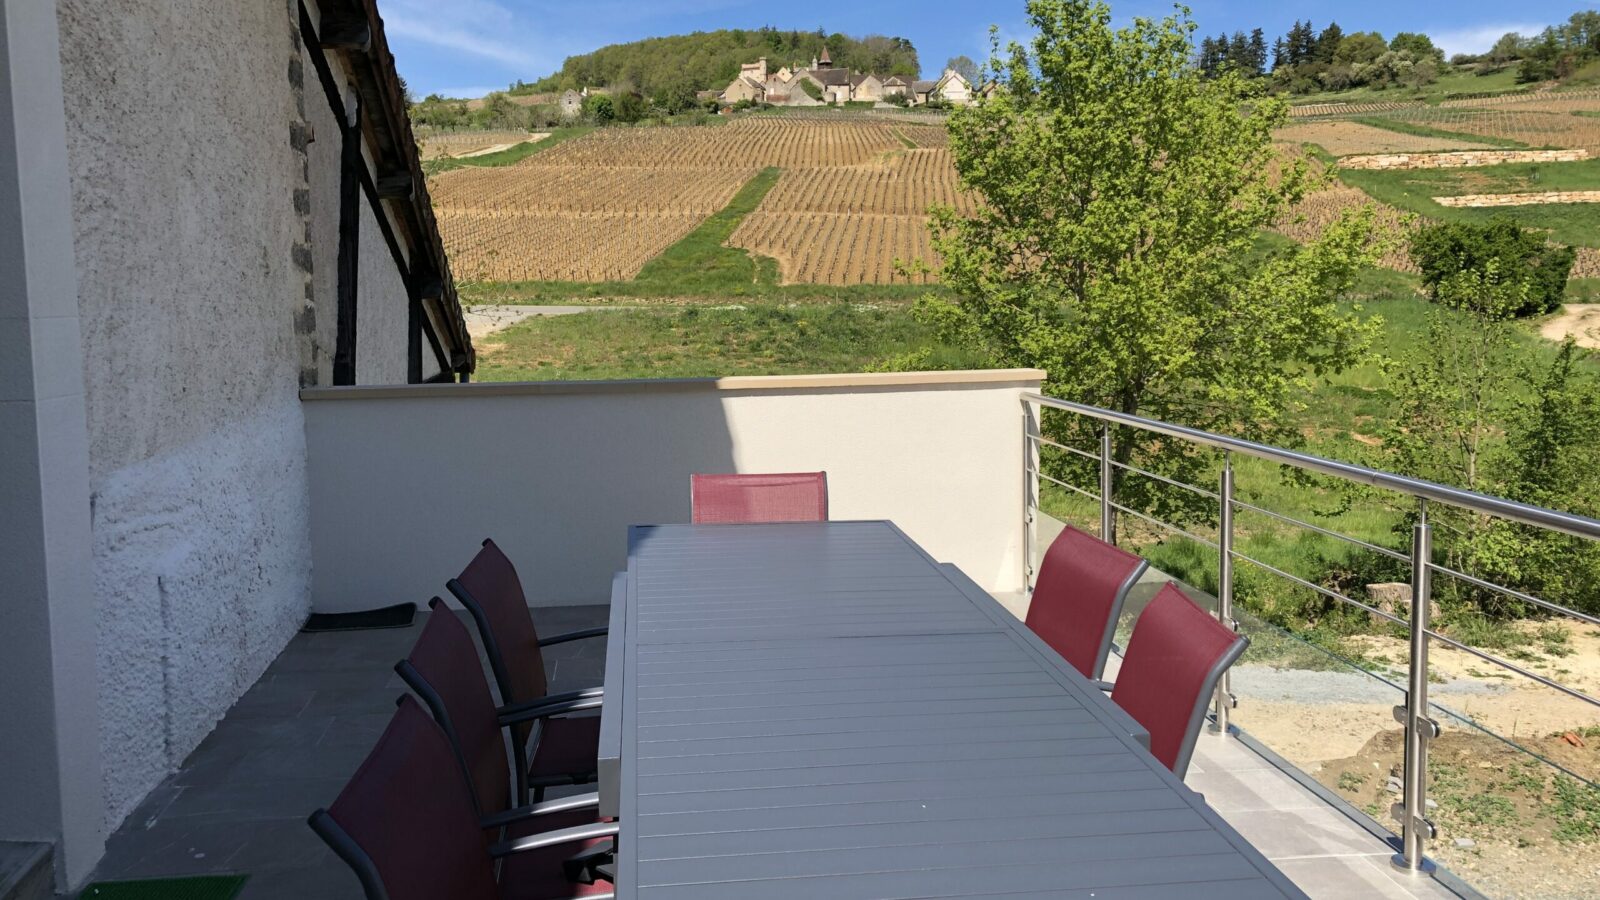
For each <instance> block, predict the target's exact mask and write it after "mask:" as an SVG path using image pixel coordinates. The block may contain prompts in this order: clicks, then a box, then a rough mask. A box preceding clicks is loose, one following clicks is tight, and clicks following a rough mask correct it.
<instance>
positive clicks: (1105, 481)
mask: <svg viewBox="0 0 1600 900" xmlns="http://www.w3.org/2000/svg"><path fill="white" fill-rule="evenodd" d="M1113 513H1114V510H1112V508H1111V425H1110V424H1105V425H1101V426H1100V540H1102V541H1105V542H1106V543H1108V544H1115V543H1116V542H1117V519H1116V516H1115V515H1114V514H1113Z"/></svg>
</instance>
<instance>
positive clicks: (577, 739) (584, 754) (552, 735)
mask: <svg viewBox="0 0 1600 900" xmlns="http://www.w3.org/2000/svg"><path fill="white" fill-rule="evenodd" d="M448 587H449V588H450V593H452V594H454V595H455V596H456V599H457V600H460V601H461V605H462V606H464V607H466V608H467V612H469V613H471V614H472V619H473V621H474V622H476V623H477V626H478V635H479V637H480V638H481V639H482V640H483V649H484V654H485V655H486V656H488V657H489V668H490V669H491V670H493V672H494V678H495V682H496V683H497V685H498V687H499V689H500V702H501V703H502V704H504V705H505V708H504V709H503V710H502V712H505V713H510V712H515V711H534V710H538V711H541V712H542V713H543V715H540V716H535V717H533V718H526V719H520V720H518V721H517V722H516V723H515V725H514V726H513V727H512V730H511V737H512V746H513V750H514V753H515V759H518V760H523V761H524V762H523V764H522V765H519V766H518V767H517V771H516V774H517V800H518V802H519V803H525V802H527V798H528V791H529V789H530V788H532V789H533V790H534V792H535V799H539V798H542V797H543V796H544V788H546V787H549V786H551V785H556V784H588V783H589V782H592V781H594V780H595V767H596V759H597V758H598V757H599V755H600V753H599V746H600V719H599V718H598V717H594V716H584V717H577V718H572V717H565V716H559V715H556V714H557V713H570V712H577V711H580V710H585V709H597V708H599V706H600V704H601V699H602V696H603V691H602V689H601V688H598V687H594V688H587V689H584V690H581V691H572V692H570V693H565V694H557V695H551V694H550V693H549V688H550V685H549V682H548V681H547V680H546V679H545V674H544V654H543V653H542V652H540V651H541V648H544V647H549V646H552V645H555V644H563V643H566V642H568V641H575V640H579V639H581V638H591V637H600V636H602V635H604V634H606V633H607V630H608V629H606V628H603V627H602V628H588V629H584V630H582V631H574V632H572V633H570V634H563V635H558V636H556V637H553V638H546V639H544V640H540V639H539V632H538V630H537V629H536V628H534V624H533V614H532V613H531V612H529V610H528V600H527V597H526V595H525V594H523V592H522V580H521V579H520V578H518V577H517V570H516V567H515V566H513V565H512V564H511V560H510V559H507V558H506V555H505V554H504V553H502V552H500V548H499V547H497V546H495V543H494V541H491V540H486V541H484V542H483V549H482V550H479V551H478V555H477V556H475V557H473V560H472V562H471V563H469V564H468V565H467V567H466V568H465V569H463V570H462V571H461V574H460V575H459V576H457V577H456V578H452V579H451V580H450V581H449V583H448ZM535 724H537V725H538V726H539V728H538V733H537V734H535V731H534V726H535ZM530 749H531V750H532V754H531V755H530V753H529V751H530Z"/></svg>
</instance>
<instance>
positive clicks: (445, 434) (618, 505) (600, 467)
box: [308, 391, 735, 612]
mask: <svg viewBox="0 0 1600 900" xmlns="http://www.w3.org/2000/svg"><path fill="white" fill-rule="evenodd" d="M534 399H536V400H537V402H533V403H517V404H498V405H487V404H492V402H493V401H487V404H486V403H485V402H474V401H468V402H459V400H458V399H457V398H452V399H451V400H412V401H409V405H408V406H407V407H406V408H405V409H404V410H403V412H400V413H399V414H396V409H395V408H394V407H393V406H392V405H390V404H385V403H381V402H380V403H371V404H368V403H341V402H332V403H327V404H322V405H323V406H326V407H329V409H327V410H325V411H326V412H327V413H329V414H331V416H334V417H337V420H338V421H337V425H338V427H337V429H329V431H331V432H334V434H335V435H336V438H335V441H334V443H332V444H325V443H323V442H321V441H318V440H317V438H316V437H315V435H316V434H317V429H316V426H315V425H312V429H311V430H312V435H313V437H312V440H313V442H314V449H313V451H312V454H311V456H312V466H311V473H312V475H311V479H312V497H313V505H314V506H315V507H318V508H319V509H320V510H323V511H327V510H330V509H335V508H337V509H340V510H342V514H340V515H334V516H329V515H314V516H313V527H312V545H313V565H314V568H315V569H316V570H318V571H319V572H321V571H323V570H324V569H325V566H324V562H325V561H327V560H329V559H331V558H338V559H339V560H340V562H339V564H338V565H337V566H331V567H327V568H334V569H337V570H338V571H339V572H340V573H341V574H339V575H331V577H330V578H328V579H324V578H319V579H318V580H317V588H316V592H315V596H314V603H315V607H316V609H317V611H319V612H343V611H348V610H353V609H362V608H371V607H375V606H385V605H389V604H392V603H404V602H407V601H415V602H417V603H419V604H421V603H424V602H426V600H427V599H428V597H427V596H424V595H421V594H418V593H416V591H417V590H421V591H430V590H431V591H435V592H439V591H443V589H444V583H445V580H446V579H448V578H450V577H452V576H454V575H455V574H456V573H457V572H458V571H460V569H461V568H462V567H463V566H465V565H466V564H467V562H468V561H469V560H471V559H472V556H473V554H474V553H476V552H477V551H478V548H479V544H480V543H481V542H482V540H483V539H484V538H486V537H493V538H494V540H495V542H496V543H498V544H499V545H500V546H501V548H502V549H504V550H505V552H506V554H507V555H508V556H510V557H511V559H512V560H514V561H515V562H516V564H517V566H518V568H519V570H521V572H522V573H523V582H524V588H525V590H526V591H527V594H528V599H529V602H530V603H532V604H534V605H536V606H537V605H562V604H572V603H604V602H606V599H607V591H608V589H609V583H608V582H607V581H605V580H604V579H598V580H597V579H592V578H588V577H587V574H588V573H594V572H597V571H599V572H608V571H612V570H615V569H616V568H619V567H620V566H621V565H622V564H623V562H624V561H625V560H626V556H627V529H628V526H629V525H633V524H642V523H670V522H687V521H689V518H690V506H689V476H690V475H691V474H693V473H695V472H732V471H735V464H734V451H733V437H732V434H731V433H730V430H729V426H728V421H727V416H726V413H725V410H724V407H723V404H722V397H721V395H720V394H719V393H718V392H716V391H705V392H684V393H674V394H660V393H647V394H643V395H631V396H630V395H604V396H603V398H602V397H596V396H593V395H572V396H556V397H540V398H534ZM597 401H602V402H597ZM401 402H408V401H401ZM316 406H317V404H312V405H311V407H308V408H315V407H316ZM663 407H668V408H667V409H664V408H663ZM320 411H322V410H319V412H320ZM507 414H514V415H509V416H508V415H507ZM330 424H331V423H330ZM351 436H355V440H354V441H353V442H352V443H346V442H345V441H341V440H338V439H337V438H338V437H343V438H350V437H351ZM341 443H344V444H345V446H343V447H340V446H338V445H339V444H341ZM419 456H421V457H425V458H427V459H431V460H433V461H434V465H433V466H432V467H431V472H424V473H422V480H419V479H417V477H416V476H417V466H416V465H415V464H414V461H415V460H416V459H417V458H418V457H419ZM385 472H393V473H394V474H395V476H396V477H394V478H392V479H389V478H384V477H382V475H383V473H385ZM379 491H381V494H379V493H377V492H379ZM378 510H381V511H382V513H381V515H376V516H370V515H368V514H365V513H364V512H363V511H378ZM353 529H366V530H367V531H368V533H365V534H361V533H358V532H356V531H353ZM374 531H375V532H377V533H378V535H381V536H382V537H383V539H382V540H374V537H375V535H374V534H372V533H371V532H374ZM363 570H366V571H365V573H363ZM330 574H331V573H330ZM335 579H336V580H335ZM591 581H593V582H594V583H589V582H591ZM381 585H389V586H392V589H393V591H394V593H393V594H391V595H388V596H374V594H375V593H381V588H380V590H379V591H377V592H375V591H374V586H381ZM411 585H415V586H418V587H417V588H415V589H411V590H407V586H411Z"/></svg>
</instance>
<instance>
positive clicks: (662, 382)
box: [300, 369, 1046, 401]
mask: <svg viewBox="0 0 1600 900" xmlns="http://www.w3.org/2000/svg"><path fill="white" fill-rule="evenodd" d="M1045 378H1046V373H1045V372H1044V371H1043V370H1042V369H969V370H962V371H952V372H857V373H850V374H837V375H735V376H729V377H725V378H657V379H651V378H638V379H620V380H615V381H519V382H504V383H502V382H494V383H487V382H477V383H473V384H401V385H359V386H352V387H317V388H306V389H304V390H302V391H301V392H300V399H301V400H303V401H311V400H402V399H415V398H420V397H427V398H438V397H525V396H540V395H552V394H554V395H559V394H629V393H665V392H672V393H681V392H695V391H708V392H710V391H792V390H817V389H830V388H895V387H927V388H935V387H960V386H967V385H1006V384H1011V385H1031V386H1037V385H1039V384H1041V383H1042V382H1044V380H1045Z"/></svg>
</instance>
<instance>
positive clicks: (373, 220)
mask: <svg viewBox="0 0 1600 900" xmlns="http://www.w3.org/2000/svg"><path fill="white" fill-rule="evenodd" d="M360 268H361V274H360V275H358V276H357V278H356V384H405V383H406V381H407V373H406V324H407V322H408V321H409V318H410V309H409V308H408V307H409V301H408V299H407V297H406V283H405V280H404V279H402V278H401V277H400V271H399V269H398V268H396V266H395V259H394V254H393V253H391V252H390V251H389V242H388V241H386V240H384V237H383V231H382V230H380V228H379V226H378V217H377V215H376V214H375V212H374V210H373V208H372V204H370V203H368V202H367V196H366V194H365V193H363V194H362V195H361V258H360Z"/></svg>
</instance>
